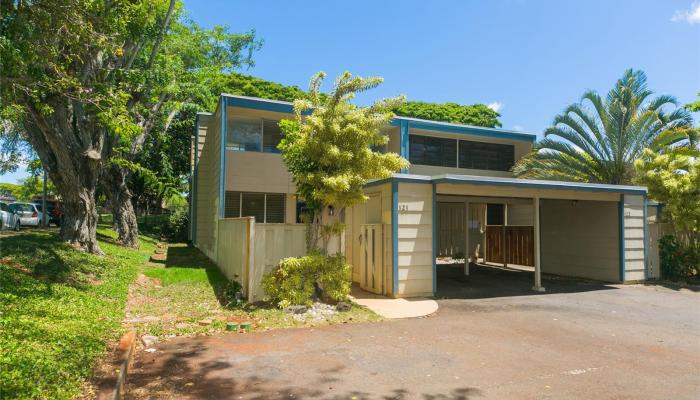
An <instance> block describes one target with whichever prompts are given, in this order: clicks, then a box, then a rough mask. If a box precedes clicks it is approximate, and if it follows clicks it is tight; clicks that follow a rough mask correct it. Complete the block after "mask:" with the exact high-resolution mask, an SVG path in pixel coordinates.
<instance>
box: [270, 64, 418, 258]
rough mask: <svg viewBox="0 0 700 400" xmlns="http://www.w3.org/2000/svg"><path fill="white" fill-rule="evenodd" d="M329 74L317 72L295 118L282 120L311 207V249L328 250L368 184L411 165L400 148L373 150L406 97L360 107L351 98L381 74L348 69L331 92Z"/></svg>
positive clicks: (286, 147) (292, 165)
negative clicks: (326, 88) (325, 89)
mask: <svg viewBox="0 0 700 400" xmlns="http://www.w3.org/2000/svg"><path fill="white" fill-rule="evenodd" d="M325 77H326V74H325V73H323V72H319V73H318V74H316V75H315V76H314V77H313V78H312V79H311V83H310V85H309V94H308V98H306V99H298V100H296V101H295V102H294V113H295V119H294V120H293V121H290V120H287V121H282V123H281V124H280V126H281V128H282V132H283V133H284V137H283V139H282V142H281V143H280V145H279V148H280V150H281V151H282V158H283V159H284V161H285V163H286V164H287V168H288V169H289V172H290V173H291V174H292V178H293V179H294V183H295V184H296V188H297V193H299V196H301V198H302V199H303V200H305V201H306V205H307V207H308V208H309V210H310V215H309V218H310V221H309V233H308V239H309V241H308V249H309V250H310V251H313V250H317V251H319V252H321V253H323V254H326V253H327V250H328V242H329V239H330V238H331V237H332V236H333V235H334V234H339V233H340V232H341V231H342V229H343V225H342V223H340V222H339V219H338V218H337V216H342V215H344V210H345V208H346V207H349V206H352V205H354V204H357V203H360V202H363V201H365V200H366V199H367V196H365V194H364V191H363V189H362V188H363V186H364V185H365V184H367V182H368V181H369V180H370V179H382V178H387V177H389V176H391V174H392V173H394V172H397V171H399V170H400V169H401V168H404V167H406V166H408V161H406V160H405V159H403V158H401V156H399V155H398V154H395V153H380V152H377V151H374V150H373V148H376V147H377V146H381V145H384V144H386V143H387V141H388V138H387V137H386V136H384V135H382V134H381V133H380V132H379V129H380V128H381V127H382V126H385V125H386V124H388V123H389V122H390V121H391V119H392V118H393V117H394V114H393V113H392V112H391V110H392V109H394V108H396V107H397V106H399V105H400V104H401V103H402V102H403V100H404V98H403V97H393V98H389V99H383V100H380V101H377V102H375V103H374V104H372V105H371V106H369V107H358V106H356V105H354V104H352V103H351V100H352V99H353V98H354V97H355V95H356V94H357V93H359V92H364V91H366V90H369V89H372V88H374V87H377V86H378V85H379V84H380V83H381V82H382V81H383V80H382V78H379V77H371V78H362V77H357V76H352V75H351V74H350V73H349V72H345V73H343V74H342V75H340V76H339V77H338V79H337V80H336V82H335V85H334V87H333V90H332V91H331V93H330V94H328V95H327V96H326V95H322V94H321V92H320V87H321V83H322V82H323V79H324V78H325ZM330 210H333V212H329V211H330ZM330 214H333V215H330ZM334 217H335V218H334ZM319 242H320V243H319Z"/></svg>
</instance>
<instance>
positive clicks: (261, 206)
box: [241, 193, 265, 222]
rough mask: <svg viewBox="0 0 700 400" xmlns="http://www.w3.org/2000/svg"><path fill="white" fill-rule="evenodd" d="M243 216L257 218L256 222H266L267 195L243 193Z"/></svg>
mask: <svg viewBox="0 0 700 400" xmlns="http://www.w3.org/2000/svg"><path fill="white" fill-rule="evenodd" d="M241 216H242V217H255V222H265V193H243V198H242V201H241Z"/></svg>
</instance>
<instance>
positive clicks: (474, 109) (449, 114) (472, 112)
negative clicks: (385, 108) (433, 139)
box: [394, 101, 501, 128]
mask: <svg viewBox="0 0 700 400" xmlns="http://www.w3.org/2000/svg"><path fill="white" fill-rule="evenodd" d="M394 112H395V113H396V115H400V116H402V117H411V118H420V119H427V120H431V121H443V122H450V123H454V124H464V125H473V126H483V127H487V128H500V127H501V122H500V121H499V120H498V117H500V116H501V114H499V113H497V112H496V111H494V110H492V109H490V108H488V107H486V106H485V105H483V104H472V105H462V104H457V103H443V104H438V103H425V102H422V101H407V102H405V103H403V104H401V105H400V106H399V107H397V108H396V109H394Z"/></svg>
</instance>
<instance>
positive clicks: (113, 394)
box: [97, 330, 136, 400]
mask: <svg viewBox="0 0 700 400" xmlns="http://www.w3.org/2000/svg"><path fill="white" fill-rule="evenodd" d="M135 346H136V332H135V331H133V330H131V331H129V332H127V333H126V334H124V336H122V337H121V339H119V344H118V345H117V348H116V349H115V353H116V357H115V361H114V367H116V368H117V374H116V376H111V377H110V378H109V379H107V380H105V381H103V382H102V383H101V384H100V388H99V391H98V393H97V398H98V399H99V400H119V399H121V398H122V395H123V394H124V385H125V384H126V375H127V373H128V371H129V365H130V364H131V360H132V358H133V356H134V348H135Z"/></svg>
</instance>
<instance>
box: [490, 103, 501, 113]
mask: <svg viewBox="0 0 700 400" xmlns="http://www.w3.org/2000/svg"><path fill="white" fill-rule="evenodd" d="M486 107H488V108H490V109H492V110H493V111H495V112H499V111H500V110H501V108H503V103H501V102H498V101H494V102H493V103H490V104H489V105H487V106H486Z"/></svg>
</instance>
